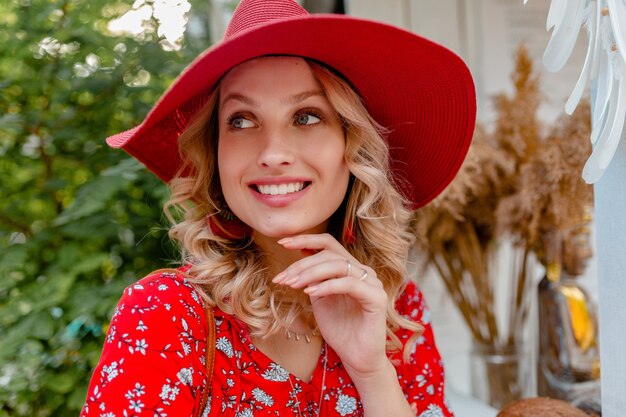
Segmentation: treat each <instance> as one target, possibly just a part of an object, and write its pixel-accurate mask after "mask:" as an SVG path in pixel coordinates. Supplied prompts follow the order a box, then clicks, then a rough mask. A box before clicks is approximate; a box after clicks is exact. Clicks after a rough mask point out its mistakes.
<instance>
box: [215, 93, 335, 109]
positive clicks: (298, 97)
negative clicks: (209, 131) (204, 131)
mask: <svg viewBox="0 0 626 417" xmlns="http://www.w3.org/2000/svg"><path fill="white" fill-rule="evenodd" d="M312 96H320V97H325V94H324V93H323V92H322V91H321V90H311V91H304V92H302V93H298V94H292V95H290V96H288V97H287V98H286V99H285V100H283V102H285V103H288V104H297V103H300V102H302V101H304V100H306V99H307V98H309V97H312ZM229 100H237V101H240V102H242V103H244V104H247V105H248V106H251V107H259V104H258V103H257V102H256V101H254V100H253V99H252V98H250V97H247V96H244V95H243V94H239V93H231V94H229V95H227V96H226V97H224V100H223V101H222V106H223V105H224V104H225V103H226V102H227V101H229Z"/></svg>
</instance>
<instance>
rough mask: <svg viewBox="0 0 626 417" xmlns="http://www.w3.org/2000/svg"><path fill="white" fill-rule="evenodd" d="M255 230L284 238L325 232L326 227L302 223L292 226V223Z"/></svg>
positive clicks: (273, 236) (264, 234)
mask: <svg viewBox="0 0 626 417" xmlns="http://www.w3.org/2000/svg"><path fill="white" fill-rule="evenodd" d="M254 230H255V232H256V233H258V234H260V235H263V236H266V237H269V238H276V239H282V238H284V237H291V236H296V235H301V234H315V233H324V232H325V231H326V229H325V228H321V227H319V226H318V227H316V226H311V225H301V226H296V225H293V226H290V225H284V224H283V225H275V226H267V227H259V228H256V227H255V228H254Z"/></svg>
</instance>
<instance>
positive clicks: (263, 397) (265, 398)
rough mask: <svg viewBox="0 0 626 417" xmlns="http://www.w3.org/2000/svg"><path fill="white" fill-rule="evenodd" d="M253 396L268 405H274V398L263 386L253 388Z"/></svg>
mask: <svg viewBox="0 0 626 417" xmlns="http://www.w3.org/2000/svg"><path fill="white" fill-rule="evenodd" d="M252 396H253V397H254V399H255V400H257V401H258V402H260V403H261V404H263V405H264V406H266V407H271V406H272V405H274V399H273V398H272V397H271V396H270V395H268V394H267V393H266V392H265V391H263V390H262V389H261V388H258V387H257V388H254V389H253V390H252Z"/></svg>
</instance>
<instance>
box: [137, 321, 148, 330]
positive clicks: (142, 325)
mask: <svg viewBox="0 0 626 417" xmlns="http://www.w3.org/2000/svg"><path fill="white" fill-rule="evenodd" d="M147 329H148V326H146V325H145V324H143V321H141V320H139V323H138V324H137V330H139V331H140V332H145V331H146V330H147Z"/></svg>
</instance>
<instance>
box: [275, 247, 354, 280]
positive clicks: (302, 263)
mask: <svg viewBox="0 0 626 417" xmlns="http://www.w3.org/2000/svg"><path fill="white" fill-rule="evenodd" d="M334 261H336V262H337V263H342V264H343V271H344V272H345V271H346V270H347V262H348V261H347V260H346V259H345V258H343V257H341V256H338V255H337V254H335V253H333V252H329V251H322V252H318V253H316V254H315V255H311V256H308V257H306V258H302V259H299V260H297V261H296V262H294V263H292V264H291V265H289V266H288V267H287V268H285V270H284V271H282V272H281V273H280V274H278V275H276V277H274V279H273V280H272V282H274V283H277V284H284V283H287V281H292V280H293V279H294V278H295V277H297V276H299V275H300V274H301V273H302V272H303V271H306V270H307V269H310V268H313V267H314V266H316V265H319V264H322V263H326V262H334ZM337 268H338V269H337V273H335V274H334V275H332V276H328V278H332V277H337V276H343V275H345V273H343V274H342V273H341V268H339V267H337Z"/></svg>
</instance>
